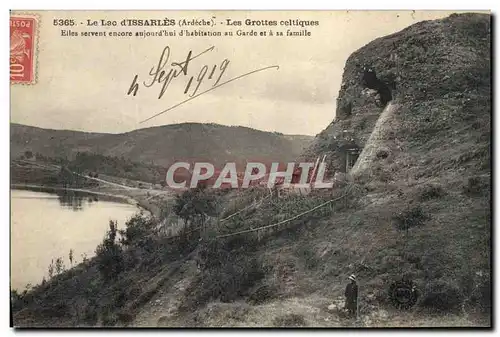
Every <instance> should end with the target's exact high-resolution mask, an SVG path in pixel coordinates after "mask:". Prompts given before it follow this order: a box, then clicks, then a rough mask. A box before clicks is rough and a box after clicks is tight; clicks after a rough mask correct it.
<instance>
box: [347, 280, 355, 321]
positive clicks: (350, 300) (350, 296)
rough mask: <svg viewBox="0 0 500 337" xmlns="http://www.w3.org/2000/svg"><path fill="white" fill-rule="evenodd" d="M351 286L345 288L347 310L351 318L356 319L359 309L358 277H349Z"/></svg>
mask: <svg viewBox="0 0 500 337" xmlns="http://www.w3.org/2000/svg"><path fill="white" fill-rule="evenodd" d="M349 281H350V282H349V284H348V285H347V287H346V288H345V308H346V309H347V312H348V313H349V316H351V317H355V316H356V312H357V308H358V284H357V283H356V275H354V274H352V275H351V276H349Z"/></svg>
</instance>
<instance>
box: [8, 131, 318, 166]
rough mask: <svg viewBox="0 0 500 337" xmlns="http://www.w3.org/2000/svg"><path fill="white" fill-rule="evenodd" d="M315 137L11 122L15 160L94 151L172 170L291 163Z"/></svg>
mask: <svg viewBox="0 0 500 337" xmlns="http://www.w3.org/2000/svg"><path fill="white" fill-rule="evenodd" d="M311 139H312V137H308V136H293V135H282V134H279V133H272V132H264V131H259V130H255V129H250V128H246V127H236V126H235V127H231V126H223V125H217V124H197V123H183V124H175V125H164V126H159V127H152V128H147V129H139V130H134V131H131V132H126V133H121V134H104V133H87V132H78V131H66V130H49V129H41V128H36V127H31V126H25V125H19V124H11V154H12V156H13V157H17V156H19V155H22V154H24V152H25V151H31V152H33V154H36V153H39V154H41V155H43V156H47V157H62V158H66V157H67V158H68V159H73V158H74V157H75V156H76V154H77V153H78V152H90V153H95V154H99V155H104V156H109V157H119V158H121V157H123V158H125V159H127V160H130V161H133V162H143V163H148V164H156V165H161V166H168V165H169V164H170V163H172V162H173V161H175V160H189V161H192V160H209V161H211V162H214V163H224V162H226V161H237V162H244V161H245V160H259V159H260V160H263V161H291V160H294V159H295V158H296V157H297V156H298V155H299V154H300V153H301V151H302V150H303V148H304V147H305V146H307V145H308V144H309V141H310V140H311Z"/></svg>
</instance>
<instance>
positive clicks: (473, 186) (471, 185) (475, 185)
mask: <svg viewBox="0 0 500 337" xmlns="http://www.w3.org/2000/svg"><path fill="white" fill-rule="evenodd" d="M485 180H486V179H481V177H478V176H475V177H469V179H468V180H467V184H466V185H465V186H464V187H463V193H464V194H466V195H469V196H475V195H480V194H482V193H485V192H490V186H489V181H488V182H487V181H485Z"/></svg>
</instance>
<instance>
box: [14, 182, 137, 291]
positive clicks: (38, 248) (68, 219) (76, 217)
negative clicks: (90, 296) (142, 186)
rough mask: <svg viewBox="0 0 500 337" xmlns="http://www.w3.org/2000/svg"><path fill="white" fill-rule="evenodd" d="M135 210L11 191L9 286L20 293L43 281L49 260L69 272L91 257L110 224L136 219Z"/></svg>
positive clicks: (81, 197) (67, 195) (83, 197)
mask: <svg viewBox="0 0 500 337" xmlns="http://www.w3.org/2000/svg"><path fill="white" fill-rule="evenodd" d="M138 211H139V209H138V208H137V207H136V206H133V205H130V204H126V203H121V202H117V201H109V200H108V201H107V200H103V197H101V196H95V195H90V194H77V193H74V192H64V193H63V192H59V193H58V194H51V193H44V192H34V191H28V190H11V210H10V214H11V227H10V233H11V286H12V288H13V289H18V290H23V289H24V288H25V287H26V285H27V284H28V283H31V284H32V285H35V284H37V283H40V282H41V281H42V279H43V277H45V278H46V279H47V278H48V267H49V265H50V264H51V261H52V260H54V261H55V260H56V259H57V258H58V257H61V258H62V259H63V260H64V265H65V266H66V267H69V266H70V261H69V251H70V250H71V249H72V250H73V264H75V262H76V263H79V262H81V261H82V259H83V257H82V255H83V254H86V256H87V257H88V258H90V257H91V256H93V255H94V251H95V248H96V247H97V245H98V244H99V243H101V242H102V239H103V237H104V235H105V234H106V231H107V230H108V229H109V221H110V220H116V221H118V228H123V227H124V225H125V222H126V221H127V220H128V219H129V218H130V217H132V216H133V215H134V214H135V213H137V212H138Z"/></svg>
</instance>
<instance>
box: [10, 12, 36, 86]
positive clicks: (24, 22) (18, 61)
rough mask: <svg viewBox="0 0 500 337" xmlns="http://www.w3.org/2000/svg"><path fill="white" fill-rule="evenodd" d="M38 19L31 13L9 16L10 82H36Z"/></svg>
mask: <svg viewBox="0 0 500 337" xmlns="http://www.w3.org/2000/svg"><path fill="white" fill-rule="evenodd" d="M37 30H38V20H37V17H36V16H33V15H27V14H26V15H11V17H10V83H11V84H34V83H35V82H36V56H37V55H36V54H37V53H36V52H37V51H36V46H37V44H36V42H37V41H36V39H37Z"/></svg>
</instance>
